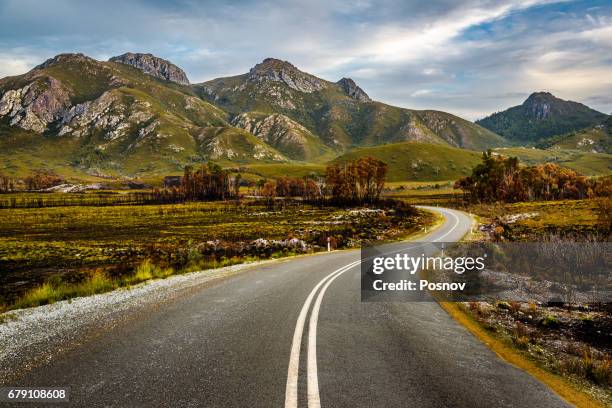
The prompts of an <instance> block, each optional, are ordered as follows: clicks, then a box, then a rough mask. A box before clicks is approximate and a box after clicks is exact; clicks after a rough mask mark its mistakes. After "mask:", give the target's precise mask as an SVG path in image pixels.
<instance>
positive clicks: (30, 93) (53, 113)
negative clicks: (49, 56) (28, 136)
mask: <svg viewBox="0 0 612 408" xmlns="http://www.w3.org/2000/svg"><path fill="white" fill-rule="evenodd" d="M69 106H70V95H69V92H68V90H67V89H66V88H65V87H64V86H63V85H62V83H61V82H60V81H58V80H57V79H55V78H53V77H46V78H39V79H38V80H36V81H34V82H31V83H29V84H27V85H25V86H24V87H22V88H19V89H10V90H8V91H6V92H5V93H4V94H3V95H2V98H1V99H0V117H6V116H8V117H9V119H10V124H11V125H12V126H19V127H20V128H22V129H26V130H31V131H34V132H37V133H43V132H45V131H46V130H48V129H49V125H50V124H51V123H53V122H55V121H57V120H59V119H60V118H61V117H62V115H63V114H64V113H65V111H66V109H67V108H68V107H69Z"/></svg>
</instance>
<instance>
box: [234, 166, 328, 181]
mask: <svg viewBox="0 0 612 408" xmlns="http://www.w3.org/2000/svg"><path fill="white" fill-rule="evenodd" d="M244 169H245V172H247V173H251V174H255V175H257V176H260V177H263V178H279V177H282V176H292V177H304V176H309V175H311V174H315V175H318V176H322V175H324V174H325V166H324V165H322V164H308V163H284V164H249V165H247V166H245V167H244Z"/></svg>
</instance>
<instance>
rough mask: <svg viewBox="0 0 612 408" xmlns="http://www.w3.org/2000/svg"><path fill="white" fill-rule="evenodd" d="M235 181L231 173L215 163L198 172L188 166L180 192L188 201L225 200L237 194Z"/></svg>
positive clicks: (201, 168) (206, 165) (203, 167)
mask: <svg viewBox="0 0 612 408" xmlns="http://www.w3.org/2000/svg"><path fill="white" fill-rule="evenodd" d="M235 181H236V180H235V179H234V180H231V179H230V172H229V171H227V170H224V169H222V168H221V166H219V165H217V164H214V163H208V164H205V165H203V166H202V167H200V168H199V169H198V170H196V171H194V170H193V168H192V167H191V166H187V167H185V171H184V173H183V178H182V179H181V186H180V188H179V191H180V193H181V194H182V195H183V196H184V198H185V199H186V200H225V199H227V198H230V197H232V196H234V195H235V194H236V193H237V189H238V187H236V186H235V184H237V183H235Z"/></svg>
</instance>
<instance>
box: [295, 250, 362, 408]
mask: <svg viewBox="0 0 612 408" xmlns="http://www.w3.org/2000/svg"><path fill="white" fill-rule="evenodd" d="M353 263H354V262H353ZM360 263H361V261H358V262H357V264H355V265H352V266H350V267H348V268H345V269H344V270H342V271H340V272H338V273H337V274H335V275H334V276H333V277H332V278H331V279H329V280H328V281H327V283H326V284H325V286H323V289H321V291H320V292H319V296H317V300H316V301H315V303H314V306H313V307H312V313H311V314H310V323H309V325H308V365H307V373H308V374H307V379H308V408H321V397H320V396H319V374H318V370H317V322H318V320H319V309H321V302H322V301H323V296H324V295H325V291H326V290H327V288H328V287H329V285H331V283H332V282H333V281H334V280H335V279H336V278H337V277H338V276H340V275H342V274H343V273H344V272H346V271H348V270H349V269H352V268H353V267H355V266H357V265H359V264H360Z"/></svg>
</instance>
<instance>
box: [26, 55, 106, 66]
mask: <svg viewBox="0 0 612 408" xmlns="http://www.w3.org/2000/svg"><path fill="white" fill-rule="evenodd" d="M66 62H76V63H86V62H96V60H94V59H93V58H90V57H88V56H87V55H84V54H81V53H64V54H58V55H56V56H55V57H53V58H49V59H48V60H46V61H45V62H43V63H42V64H40V65H37V66H36V67H35V68H34V69H43V68H47V67H50V66H52V65H56V64H62V63H66Z"/></svg>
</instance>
